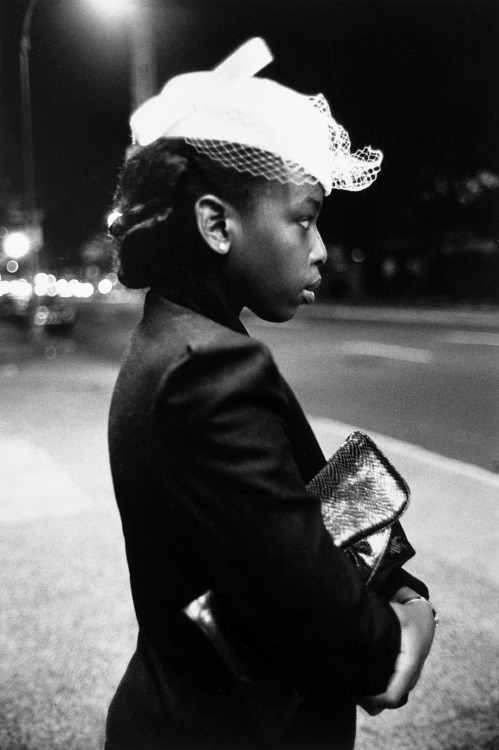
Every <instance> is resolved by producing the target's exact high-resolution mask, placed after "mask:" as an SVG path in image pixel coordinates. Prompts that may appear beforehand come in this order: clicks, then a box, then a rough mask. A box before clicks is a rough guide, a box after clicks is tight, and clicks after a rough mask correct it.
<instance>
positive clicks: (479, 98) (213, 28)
mask: <svg viewBox="0 0 499 750" xmlns="http://www.w3.org/2000/svg"><path fill="white" fill-rule="evenodd" d="M145 2H149V3H150V4H152V5H153V6H154V8H155V25H156V30H157V42H158V69H159V76H158V79H159V83H161V84H162V83H163V82H164V81H165V80H166V79H168V78H169V77H171V76H172V75H175V74H177V73H181V72H187V71H188V70H196V69H209V68H211V67H213V66H214V65H216V64H217V63H218V62H219V61H220V60H221V59H223V58H224V57H225V56H226V55H227V54H229V53H230V52H231V51H232V50H233V49H234V48H235V47H236V46H238V45H239V44H240V43H242V42H243V41H245V40H246V39H247V38H248V37H250V36H253V35H260V36H264V37H265V38H266V40H267V42H268V43H269V45H270V47H271V49H272V50H273V52H274V54H275V58H276V60H275V62H274V63H272V65H271V66H269V67H268V68H267V69H266V70H265V71H264V73H263V75H267V76H268V77H271V78H275V79H276V80H278V81H280V82H282V83H287V84H289V85H293V86H294V87H295V88H297V89H299V90H301V91H303V92H304V93H317V92H319V91H322V92H323V93H324V94H325V95H326V97H327V99H328V100H329V102H330V104H331V108H332V111H333V114H334V116H335V117H336V119H337V120H338V121H339V122H340V123H342V124H343V125H344V126H345V127H346V128H347V130H348V132H349V133H350V136H351V139H352V144H353V147H354V148H358V147H362V146H363V145H365V144H371V145H373V146H374V147H377V148H381V149H382V150H383V152H384V154H385V161H384V165H383V169H382V172H381V175H380V177H379V178H378V181H377V183H375V187H373V188H371V189H369V190H368V191H366V192H365V193H360V194H348V193H343V192H338V191H337V192H336V193H335V194H334V200H333V201H329V205H328V207H327V209H326V211H325V215H324V219H323V222H324V225H325V233H326V234H327V233H332V234H334V235H339V236H340V237H341V236H345V237H349V238H350V239H351V241H352V242H355V241H363V238H364V237H368V236H369V235H374V234H376V233H378V234H380V233H381V234H383V235H386V234H390V233H396V232H397V231H403V230H404V220H403V217H407V215H409V216H411V215H412V216H413V221H414V214H411V209H410V207H411V206H413V205H414V203H415V202H417V196H418V195H420V194H421V191H422V189H423V187H424V186H427V185H428V184H430V183H431V181H432V180H433V181H434V179H435V177H436V176H437V175H438V174H443V175H445V176H446V177H447V179H448V180H457V181H459V180H462V179H464V178H466V177H469V176H471V175H473V174H476V173H477V171H479V170H484V169H487V170H489V171H491V172H493V173H495V174H499V155H498V149H497V136H498V133H499V127H498V126H499V122H498V120H499V86H498V84H499V75H498V71H499V2H497V0H473V1H471V0H369V2H366V1H363V0H301V1H300V2H297V1H292V0H265V2H262V1H260V0H239V1H238V0H218V1H215V0H164V1H163V2H159V0H142V4H143V3H145ZM26 7H27V2H25V1H24V0H0V22H1V24H2V33H1V37H0V44H1V46H0V61H1V68H0V76H1V77H0V94H1V114H0V117H1V119H0V177H1V178H2V179H3V180H5V178H8V179H10V180H11V182H12V184H13V187H14V189H16V188H17V189H18V190H19V189H20V187H21V147H20V134H19V131H20V111H19V110H20V105H19V80H18V40H19V35H20V29H21V21H22V16H23V13H24V10H25V8H26ZM31 75H32V81H31V89H32V101H33V126H34V134H35V144H34V145H35V166H36V182H37V192H38V200H39V204H40V205H41V206H42V207H43V208H44V210H45V214H46V222H45V224H46V226H45V234H46V239H47V242H48V243H49V244H50V243H52V244H53V246H54V247H55V248H60V247H61V246H62V245H63V244H65V245H67V246H71V247H75V248H76V247H77V246H78V245H79V244H80V243H81V241H82V240H84V239H85V238H86V237H88V236H89V235H91V234H92V232H94V231H96V230H98V229H99V228H100V225H101V221H102V217H103V216H104V214H105V212H106V209H107V208H108V206H109V203H110V200H111V197H112V192H113V188H114V184H115V182H116V176H117V172H118V169H119V165H120V161H121V158H122V154H123V151H124V149H125V147H126V145H127V142H128V115H129V111H128V110H129V103H128V102H129V94H128V67H127V37H126V29H125V25H124V23H123V22H122V21H111V22H110V21H109V20H106V19H105V18H104V17H103V16H100V15H99V13H98V12H97V11H95V10H90V9H89V5H88V0H59V1H58V0H39V3H38V6H37V8H36V10H35V15H34V17H33V23H32V53H31ZM497 192H498V191H495V194H496V195H497ZM485 204H486V205H485V208H482V209H481V210H482V214H480V211H478V214H477V208H476V206H475V207H474V208H473V211H474V214H473V216H472V220H473V221H474V222H475V228H476V225H477V223H478V228H479V229H481V230H482V231H484V232H487V231H488V232H489V233H490V231H492V229H491V221H492V219H491V205H492V204H491V203H490V201H489V202H488V203H487V201H485ZM408 207H409V209H408ZM463 211H464V214H466V210H465V209H463V210H462V211H461V214H459V216H458V215H457V214H456V217H457V218H456V221H458V222H460V221H462V220H463ZM470 215H471V214H470V211H469V210H468V218H469V216H470ZM466 220H467V219H466V216H464V221H465V223H466ZM409 224H410V221H409ZM407 226H409V225H407Z"/></svg>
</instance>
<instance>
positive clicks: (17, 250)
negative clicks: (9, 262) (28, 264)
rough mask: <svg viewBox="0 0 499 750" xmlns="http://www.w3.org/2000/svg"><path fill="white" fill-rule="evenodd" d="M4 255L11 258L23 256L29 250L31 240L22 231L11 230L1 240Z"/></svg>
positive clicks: (15, 258) (17, 258) (16, 258)
mask: <svg viewBox="0 0 499 750" xmlns="http://www.w3.org/2000/svg"><path fill="white" fill-rule="evenodd" d="M3 249H4V252H5V255H6V256H7V257H8V258H12V259H13V260H19V259H20V258H24V256H25V255H27V254H28V253H29V251H30V250H31V242H30V239H29V237H28V235H27V234H25V233H24V232H11V233H10V234H8V235H7V237H6V238H5V239H4V241H3Z"/></svg>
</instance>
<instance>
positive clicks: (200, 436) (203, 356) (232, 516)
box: [154, 336, 400, 700]
mask: <svg viewBox="0 0 499 750" xmlns="http://www.w3.org/2000/svg"><path fill="white" fill-rule="evenodd" d="M237 339H238V340H237V344H236V343H234V340H233V339H231V340H230V343H229V342H228V343H227V345H217V346H210V345H208V344H206V345H200V346H197V347H190V349H189V353H188V356H187V357H186V358H185V359H184V360H183V361H182V362H181V363H180V364H179V365H178V366H177V367H175V368H174V369H173V370H172V371H170V372H169V373H168V374H167V375H165V377H164V378H163V380H162V383H161V386H160V388H159V389H158V393H157V397H156V402H155V413H154V429H155V431H156V433H157V436H158V439H159V441H160V443H161V444H163V445H164V449H165V451H166V450H167V451H168V452H169V456H170V458H169V461H168V468H167V467H166V464H164V465H162V464H161V462H159V465H158V468H157V472H158V477H157V480H158V482H160V483H164V486H165V487H168V486H171V481H172V476H171V472H172V470H173V471H174V468H172V467H175V466H177V467H178V468H179V471H178V472H177V474H176V475H175V482H176V485H177V488H178V490H179V493H180V495H181V497H182V502H179V503H178V507H176V508H175V509H174V512H175V516H176V521H177V522H178V523H179V524H180V526H181V528H182V530H183V534H184V535H185V537H186V538H188V539H189V540H190V544H191V546H192V549H193V550H194V554H195V556H196V557H197V559H198V561H199V564H200V565H202V566H203V569H204V571H205V575H206V580H207V581H208V582H209V584H210V588H211V589H212V590H213V591H214V592H216V595H217V597H220V598H221V600H223V602H224V605H225V606H226V608H227V611H228V612H230V615H231V618H233V621H234V622H237V623H241V625H242V627H243V628H244V632H245V633H246V634H247V636H248V638H249V639H250V640H254V641H255V642H258V643H261V644H264V645H265V649H266V651H268V652H270V653H272V655H273V658H274V659H275V660H276V661H277V662H278V663H280V664H282V666H283V669H285V670H286V671H291V672H292V673H293V674H295V675H296V676H297V678H299V679H302V680H304V681H306V682H309V681H315V682H317V680H320V681H324V680H325V681H330V682H331V683H337V685H338V684H341V685H342V689H344V690H345V691H346V692H347V693H348V694H350V695H351V697H352V698H353V699H354V700H355V699H356V698H357V699H358V698H360V697H361V696H363V695H370V694H375V693H378V692H381V691H383V690H384V689H385V687H386V684H387V682H388V680H389V678H390V676H391V674H392V673H393V669H394V663H395V659H396V657H397V655H398V652H399V647H400V627H399V623H398V620H397V618H396V616H395V614H394V613H393V611H392V609H391V608H390V606H389V605H388V604H387V603H386V600H385V599H384V598H383V597H382V596H380V595H378V594H377V593H376V592H373V591H370V590H368V589H367V588H366V587H365V585H364V584H363V582H362V580H361V578H360V576H359V575H358V573H357V570H356V569H355V566H353V565H352V564H351V562H350V561H349V559H348V556H346V555H345V554H344V553H342V552H341V551H339V550H338V549H337V548H336V547H335V546H334V544H333V542H332V540H331V537H330V535H329V533H328V532H327V531H326V529H325V527H324V525H323V522H322V516H321V509H320V501H319V499H318V498H317V497H316V496H315V495H313V494H311V493H309V492H307V490H306V488H305V485H304V482H303V479H302V477H301V475H300V473H299V470H298V468H297V465H296V462H295V460H294V457H293V453H292V448H291V443H290V437H289V434H288V429H289V428H288V424H287V421H286V414H287V400H286V395H285V392H284V390H283V387H282V380H281V377H280V374H279V372H278V370H277V368H276V366H275V364H274V362H273V359H272V357H271V355H270V353H269V352H268V350H267V349H266V348H265V347H264V346H263V345H262V344H260V343H259V342H255V341H253V340H252V339H249V338H248V339H247V338H246V337H242V336H241V337H237ZM180 495H179V496H180ZM201 593H203V592H199V594H201ZM186 604H187V602H186Z"/></svg>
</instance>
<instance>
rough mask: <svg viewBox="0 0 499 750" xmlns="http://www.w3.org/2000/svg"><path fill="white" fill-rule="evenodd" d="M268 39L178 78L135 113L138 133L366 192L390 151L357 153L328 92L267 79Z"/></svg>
mask: <svg viewBox="0 0 499 750" xmlns="http://www.w3.org/2000/svg"><path fill="white" fill-rule="evenodd" d="M272 59H273V58H272V54H271V52H270V50H269V48H268V47H267V45H266V44H265V42H264V41H263V39H258V38H255V39H250V40H249V41H248V42H246V44H244V45H243V46H242V47H240V48H239V49H238V50H236V51H235V52H234V53H233V54H232V55H231V56H230V57H228V58H227V59H226V60H225V61H224V62H222V63H221V64H220V65H219V66H218V67H216V68H215V69H214V70H213V71H203V72H199V73H187V74H185V75H180V76H176V77H175V78H172V79H171V80H170V81H168V83H167V84H166V85H165V87H164V88H163V90H162V91H161V93H160V94H158V96H154V97H152V98H151V99H149V100H148V101H146V102H145V103H144V104H142V105H141V106H140V107H139V108H138V109H137V110H136V111H135V112H134V113H133V115H132V117H131V120H130V125H131V128H132V135H133V138H134V140H135V142H137V143H138V144H139V145H141V146H146V145H148V144H150V143H153V142H154V141H156V140H157V139H158V138H183V139H185V140H186V141H187V143H190V144H191V145H192V146H194V148H195V149H196V150H197V151H198V152H200V153H203V154H206V155H207V156H209V157H210V158H212V159H215V160H216V161H218V162H220V163H222V164H223V165H224V166H226V167H231V168H233V169H237V170H238V171H241V172H249V173H250V174H253V175H255V176H261V177H265V178H267V179H269V180H273V179H274V180H279V181H280V182H283V183H287V182H293V183H295V184H297V185H301V184H304V183H310V184H317V183H320V184H321V185H322V187H323V188H324V191H325V193H326V195H329V194H330V192H331V190H332V189H342V190H363V189H364V188H366V187H368V186H369V185H370V184H371V183H372V182H373V181H374V180H375V179H376V176H377V173H378V172H379V170H380V165H381V161H382V159H383V155H382V153H381V151H375V150H373V149H371V147H370V146H366V147H365V148H363V149H362V150H360V151H356V152H355V153H353V154H352V153H351V152H350V139H349V137H348V134H347V132H346V131H345V129H344V128H342V126H341V125H339V124H338V123H337V122H336V121H335V120H334V119H333V117H332V115H331V112H330V109H329V106H328V104H327V102H326V100H325V98H324V97H323V96H322V94H319V95H317V96H306V95H304V94H300V93H298V92H297V91H294V90H293V89H290V88H288V87H287V86H282V85H280V84H279V83H276V82H275V81H271V80H268V79H265V78H255V77H254V75H255V73H258V72H259V71H260V70H261V69H262V68H264V67H265V66H266V65H268V64H269V63H270V62H271V61H272Z"/></svg>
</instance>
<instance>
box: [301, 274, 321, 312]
mask: <svg viewBox="0 0 499 750" xmlns="http://www.w3.org/2000/svg"><path fill="white" fill-rule="evenodd" d="M320 285H321V279H320V277H319V278H318V279H316V280H315V281H314V282H312V284H307V286H306V287H305V289H304V290H303V299H304V301H305V304H306V305H312V304H313V303H314V302H315V290H316V289H318V288H319V287H320Z"/></svg>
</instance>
